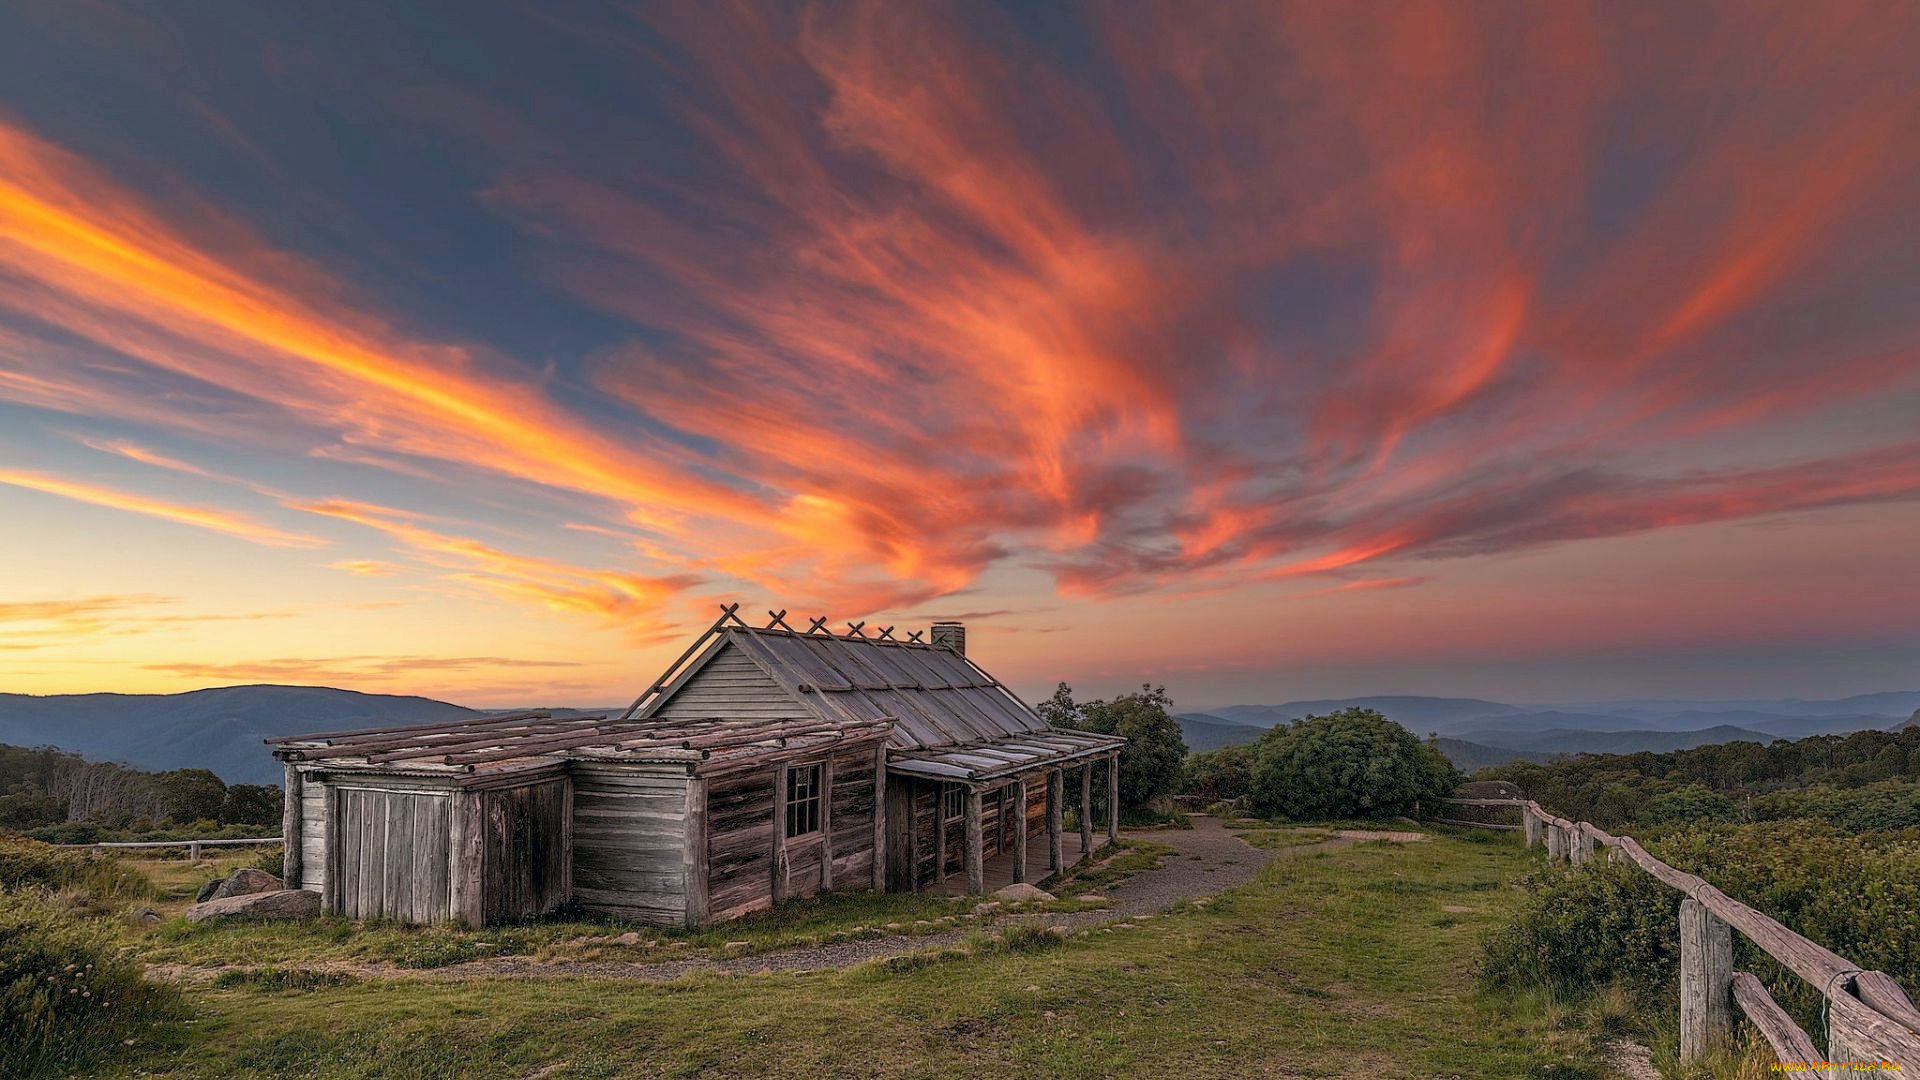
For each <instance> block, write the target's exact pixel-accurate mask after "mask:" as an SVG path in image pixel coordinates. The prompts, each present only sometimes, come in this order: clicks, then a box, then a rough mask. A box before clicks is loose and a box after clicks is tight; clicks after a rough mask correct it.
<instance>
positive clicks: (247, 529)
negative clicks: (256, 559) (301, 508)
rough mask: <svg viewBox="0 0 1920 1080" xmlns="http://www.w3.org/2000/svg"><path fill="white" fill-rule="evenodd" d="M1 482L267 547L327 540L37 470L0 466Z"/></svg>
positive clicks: (317, 544)
mask: <svg viewBox="0 0 1920 1080" xmlns="http://www.w3.org/2000/svg"><path fill="white" fill-rule="evenodd" d="M0 484H6V485H9V486H12V487H17V488H25V489H27V490H29V491H39V492H44V493H46V494H48V495H58V496H60V497H61V498H66V499H73V500H75V501H77V502H83V503H88V504H91V505H93V506H104V507H107V508H109V509H112V510H124V511H126V512H127V513H130V514H142V515H145V516H147V517H152V518H159V519H161V520H162V521H171V522H174V523H176V524H179V525H191V526H193V527H195V528H199V529H210V530H212V531H214V532H218V533H225V534H226V535H228V536H233V537H237V538H239V539H241V540H247V541H251V542H252V543H255V544H265V545H267V546H269V547H322V546H325V544H326V541H325V540H322V539H320V538H319V537H317V536H310V535H307V534H305V533H296V532H288V531H286V530H283V529H276V528H273V527H272V526H270V525H264V524H261V523H260V522H257V521H254V520H253V519H251V518H248V517H246V516H244V515H241V514H236V513H233V512H231V511H227V510H214V509H209V508H205V507H196V506H180V505H177V504H174V503H168V502H162V501H160V500H158V499H150V498H148V497H146V496H144V495H135V494H132V493H130V492H125V491H115V490H113V489H110V488H103V487H97V486H95V485H92V484H83V483H79V482H77V481H72V480H62V479H59V478H57V477H52V476H45V475H42V474H40V473H31V472H21V471H18V470H13V469H0Z"/></svg>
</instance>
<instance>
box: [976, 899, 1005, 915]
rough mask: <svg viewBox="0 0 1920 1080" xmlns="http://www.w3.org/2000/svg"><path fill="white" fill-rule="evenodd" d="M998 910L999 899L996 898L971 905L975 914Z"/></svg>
mask: <svg viewBox="0 0 1920 1080" xmlns="http://www.w3.org/2000/svg"><path fill="white" fill-rule="evenodd" d="M999 910H1000V901H998V900H987V901H984V902H982V903H978V904H975V905H973V913H974V914H975V915H991V914H993V913H994V912H996V911H999Z"/></svg>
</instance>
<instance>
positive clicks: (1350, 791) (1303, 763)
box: [1252, 709, 1460, 820]
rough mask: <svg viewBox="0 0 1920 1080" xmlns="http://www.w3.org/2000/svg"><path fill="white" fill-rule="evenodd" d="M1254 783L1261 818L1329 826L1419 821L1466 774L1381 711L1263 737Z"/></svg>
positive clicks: (1311, 721)
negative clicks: (1333, 822)
mask: <svg viewBox="0 0 1920 1080" xmlns="http://www.w3.org/2000/svg"><path fill="white" fill-rule="evenodd" d="M1252 779H1253V793H1252V794H1253V804H1254V809H1255V810H1256V811H1258V812H1259V813H1260V814H1261V815H1262V816H1265V817H1285V818H1293V819H1295V820H1325V819H1329V818H1392V817H1409V816H1413V815H1415V814H1417V813H1419V812H1420V810H1421V807H1422V805H1423V804H1424V805H1427V806H1432V805H1434V801H1435V800H1438V799H1443V798H1445V797H1446V796H1447V794H1448V793H1449V792H1451V791H1452V790H1453V788H1454V785H1455V784H1457V783H1458V782H1459V779H1460V774H1459V773H1458V772H1457V771H1456V770H1455V769H1454V767H1453V763H1452V762H1449V761H1448V760H1447V759H1446V756H1445V755H1443V754H1441V753H1440V751H1439V750H1437V749H1435V748H1433V747H1432V746H1429V745H1427V744H1426V743H1423V742H1421V741H1420V740H1419V739H1418V738H1416V737H1414V735H1413V733H1412V732H1410V731H1408V730H1407V729H1406V728H1403V727H1401V726H1400V725H1399V724H1396V723H1394V722H1393V721H1391V720H1389V719H1387V718H1386V717H1385V716H1382V715H1381V714H1380V713H1378V712H1375V711H1374V710H1372V709H1342V710H1341V711H1339V712H1337V713H1334V714H1332V715H1331V716H1309V717H1306V718H1304V719H1302V720H1299V721H1297V722H1295V723H1293V724H1291V725H1289V726H1287V727H1284V728H1276V729H1274V730H1272V731H1269V732H1267V733H1266V734H1265V735H1263V736H1261V737H1260V741H1259V742H1257V743H1255V744H1254V750H1253V768H1252Z"/></svg>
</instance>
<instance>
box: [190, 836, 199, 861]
mask: <svg viewBox="0 0 1920 1080" xmlns="http://www.w3.org/2000/svg"><path fill="white" fill-rule="evenodd" d="M187 861H188V862H199V861H200V842H199V841H198V840H195V841H194V842H193V843H191V844H188V845H187Z"/></svg>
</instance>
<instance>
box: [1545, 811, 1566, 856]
mask: <svg viewBox="0 0 1920 1080" xmlns="http://www.w3.org/2000/svg"><path fill="white" fill-rule="evenodd" d="M1566 857H1567V834H1566V833H1565V832H1562V831H1561V829H1560V826H1558V825H1555V824H1554V823H1553V822H1551V821H1549V822H1547V861H1548V862H1559V861H1560V860H1561V859H1564V858H1566Z"/></svg>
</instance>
